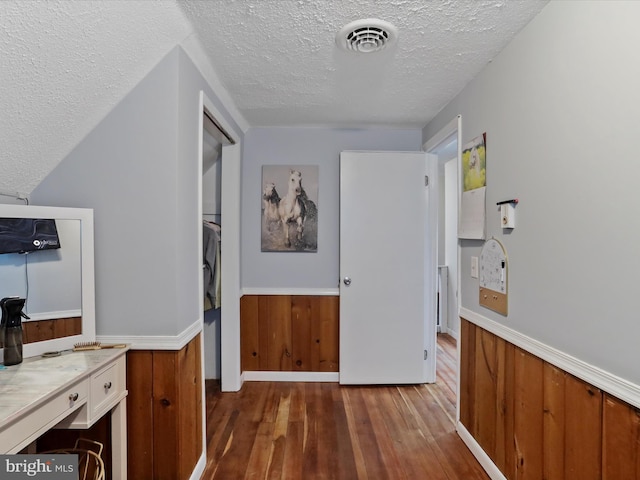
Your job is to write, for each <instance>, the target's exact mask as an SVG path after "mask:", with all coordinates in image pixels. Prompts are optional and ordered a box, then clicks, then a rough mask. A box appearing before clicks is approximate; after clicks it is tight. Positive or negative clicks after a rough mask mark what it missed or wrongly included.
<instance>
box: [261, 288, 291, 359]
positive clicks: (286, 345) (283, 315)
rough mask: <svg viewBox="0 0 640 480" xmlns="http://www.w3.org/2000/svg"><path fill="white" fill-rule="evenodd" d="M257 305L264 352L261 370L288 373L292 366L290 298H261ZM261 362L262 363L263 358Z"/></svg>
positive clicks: (282, 296)
mask: <svg viewBox="0 0 640 480" xmlns="http://www.w3.org/2000/svg"><path fill="white" fill-rule="evenodd" d="M258 304H259V306H260V313H259V315H260V333H261V350H262V352H263V353H264V352H265V351H266V365H264V364H263V362H261V370H270V371H290V370H291V367H292V365H293V362H292V360H291V352H292V351H293V347H292V346H291V296H290V295H269V296H261V297H260V299H259V300H258ZM263 320H264V321H263ZM263 325H265V326H266V328H267V334H266V335H264V336H263V334H262V328H263ZM265 337H266V338H265ZM263 338H264V339H265V341H266V348H262V339H263ZM262 360H263V361H264V356H263V357H262Z"/></svg>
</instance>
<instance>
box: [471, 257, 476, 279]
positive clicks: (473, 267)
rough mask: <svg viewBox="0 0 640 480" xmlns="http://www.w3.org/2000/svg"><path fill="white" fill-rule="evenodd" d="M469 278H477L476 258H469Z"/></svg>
mask: <svg viewBox="0 0 640 480" xmlns="http://www.w3.org/2000/svg"><path fill="white" fill-rule="evenodd" d="M471 278H478V257H471Z"/></svg>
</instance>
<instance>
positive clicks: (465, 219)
mask: <svg viewBox="0 0 640 480" xmlns="http://www.w3.org/2000/svg"><path fill="white" fill-rule="evenodd" d="M485 142H486V133H483V134H482V135H480V136H478V137H476V138H474V139H473V140H471V141H470V142H468V143H466V144H465V145H464V147H463V149H462V157H461V163H462V168H461V171H462V200H461V205H460V218H459V223H458V237H459V238H467V239H477V240H484V239H485V236H486V233H485V224H486V222H485V198H486V191H487V179H486V168H487V161H486V148H485Z"/></svg>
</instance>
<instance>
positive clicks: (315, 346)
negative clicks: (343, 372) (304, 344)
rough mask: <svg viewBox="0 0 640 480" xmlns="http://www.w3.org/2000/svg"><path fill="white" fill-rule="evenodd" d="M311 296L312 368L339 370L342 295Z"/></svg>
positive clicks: (316, 369) (322, 370)
mask: <svg viewBox="0 0 640 480" xmlns="http://www.w3.org/2000/svg"><path fill="white" fill-rule="evenodd" d="M310 298H311V305H312V308H311V312H312V319H311V370H312V371H314V372H337V371H338V364H339V362H338V358H339V350H340V297H338V296H326V297H310Z"/></svg>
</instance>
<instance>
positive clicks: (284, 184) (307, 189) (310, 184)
mask: <svg viewBox="0 0 640 480" xmlns="http://www.w3.org/2000/svg"><path fill="white" fill-rule="evenodd" d="M261 237H262V251H263V252H317V251H318V166H317V165H297V166H295V165H294V166H291V165H264V166H263V167H262V236H261Z"/></svg>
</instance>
